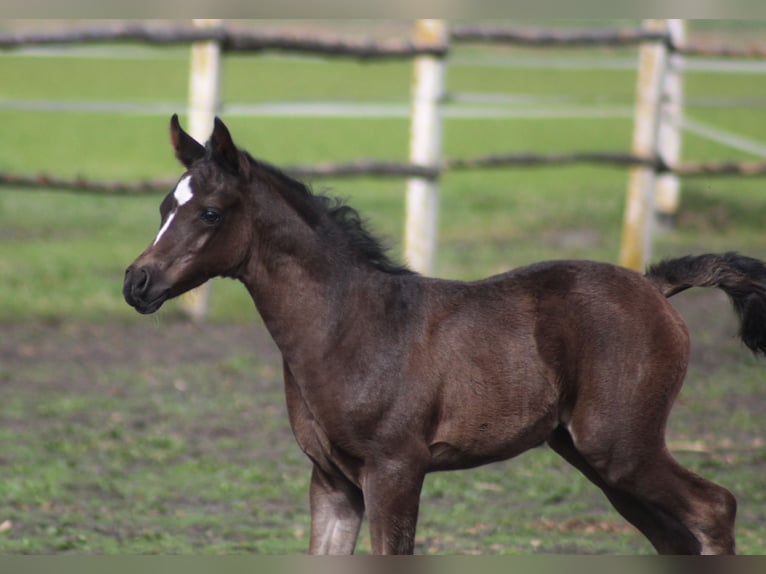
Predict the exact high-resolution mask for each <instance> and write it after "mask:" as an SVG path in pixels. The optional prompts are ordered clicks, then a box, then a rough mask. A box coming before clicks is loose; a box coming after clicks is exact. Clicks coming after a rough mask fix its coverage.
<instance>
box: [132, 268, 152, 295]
mask: <svg viewBox="0 0 766 574" xmlns="http://www.w3.org/2000/svg"><path fill="white" fill-rule="evenodd" d="M138 274H139V276H138V278H137V280H136V283H135V287H134V289H135V290H136V292H138V293H146V291H148V289H149V272H148V271H147V270H146V269H139V270H138Z"/></svg>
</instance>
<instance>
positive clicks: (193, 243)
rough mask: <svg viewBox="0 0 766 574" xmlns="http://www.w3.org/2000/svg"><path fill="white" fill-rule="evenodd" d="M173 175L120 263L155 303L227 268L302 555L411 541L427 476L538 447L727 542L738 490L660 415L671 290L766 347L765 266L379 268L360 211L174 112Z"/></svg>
mask: <svg viewBox="0 0 766 574" xmlns="http://www.w3.org/2000/svg"><path fill="white" fill-rule="evenodd" d="M170 134H171V141H172V144H173V147H174V149H175V153H176V157H177V158H178V159H179V160H180V161H181V163H182V164H183V165H184V166H185V167H186V169H187V171H186V172H185V173H184V174H183V176H182V177H181V178H180V180H179V182H178V185H177V187H176V188H175V189H174V190H173V191H172V192H171V193H169V194H168V196H167V197H166V198H165V200H164V201H163V202H162V205H161V207H160V211H161V216H162V223H161V227H160V231H159V233H158V234H157V236H156V237H155V239H154V240H153V241H152V242H151V244H150V245H149V246H148V247H147V249H146V250H145V251H144V252H143V253H142V254H141V255H140V256H139V257H138V258H137V259H136V261H135V262H134V263H133V264H132V265H131V266H130V267H128V269H127V271H126V274H125V283H124V287H123V290H124V295H125V299H126V301H127V302H128V303H129V304H130V305H132V306H133V307H135V308H136V309H137V310H138V311H139V312H141V313H153V312H154V311H156V310H157V309H159V308H160V306H161V305H162V304H163V303H164V302H165V301H166V300H168V299H170V298H172V297H175V296H177V295H180V294H181V293H183V292H185V291H187V290H188V289H191V288H193V287H196V286H197V285H200V284H201V283H203V282H204V281H206V280H207V279H209V278H211V277H215V276H225V277H232V278H235V279H237V280H239V281H241V282H242V283H243V284H244V285H245V287H246V288H247V289H248V291H249V292H250V295H251V296H252V299H253V301H254V303H255V305H256V307H257V308H258V311H259V312H260V314H261V316H262V317H263V320H264V323H265V325H266V327H267V328H268V330H269V332H270V333H271V335H272V337H273V338H274V341H275V342H276V344H277V346H278V347H279V349H280V351H281V353H282V356H283V360H284V382H285V394H286V398H287V408H288V413H289V417H290V424H291V426H292V429H293V432H294V434H295V437H296V439H297V441H298V443H299V444H300V446H301V448H302V449H303V451H304V452H305V453H306V455H307V456H308V457H309V458H310V459H311V461H312V463H313V473H312V476H311V492H310V500H311V543H310V548H309V550H310V552H312V553H316V554H347V553H351V552H353V550H354V547H355V545H356V540H357V536H358V534H359V528H360V524H361V522H362V517H363V515H364V514H365V513H367V516H368V517H369V523H370V534H371V539H372V550H373V552H375V553H379V554H405V553H411V552H412V551H413V548H414V544H415V530H416V525H417V517H418V507H419V503H420V491H421V487H422V485H423V480H424V477H425V475H426V474H427V473H428V472H432V471H437V470H452V469H462V468H469V467H473V466H477V465H480V464H485V463H489V462H492V461H497V460H502V459H506V458H510V457H513V456H515V455H517V454H519V453H521V452H524V451H525V450H527V449H530V448H532V447H535V446H538V445H541V444H544V443H546V442H547V443H548V444H550V446H551V447H552V448H553V449H554V450H555V451H556V452H558V453H559V454H560V455H561V456H563V457H564V458H565V459H566V460H567V461H569V462H570V463H571V464H572V465H574V466H575V467H577V468H578V469H579V470H580V471H581V472H583V473H584V474H585V476H587V477H588V478H589V479H590V480H591V481H592V482H594V483H595V484H596V485H597V486H599V487H600V488H601V489H602V490H603V491H604V493H605V494H606V496H607V497H608V498H609V500H610V501H611V502H612V504H614V506H615V508H616V509H617V510H618V511H619V512H620V513H621V514H622V515H623V516H624V517H625V518H626V519H627V520H629V521H630V522H631V523H633V524H634V525H635V526H636V527H637V528H638V529H639V530H641V532H643V533H644V534H645V535H646V537H647V538H648V539H649V540H650V541H651V543H652V544H653V545H654V546H655V548H656V549H657V550H658V551H659V552H665V553H695V554H696V553H732V552H734V515H735V510H736V503H735V500H734V497H733V496H732V495H731V494H730V493H729V492H728V491H727V490H725V489H724V488H722V487H720V486H717V485H715V484H713V483H711V482H709V481H707V480H705V479H703V478H700V477H698V476H696V475H694V474H693V473H691V472H689V471H688V470H686V469H684V468H683V467H681V466H680V465H679V464H678V463H677V462H675V461H674V460H673V458H672V457H671V455H670V453H669V452H668V450H667V448H666V446H665V427H666V422H667V419H668V415H669V413H670V409H671V407H672V404H673V401H674V399H675V397H676V395H677V394H678V392H679V390H680V388H681V385H682V383H683V379H684V375H685V372H686V366H687V363H688V359H689V337H688V333H687V331H686V327H685V326H684V324H683V322H682V320H681V318H680V317H679V315H678V314H677V313H676V311H675V310H674V309H673V307H672V306H671V305H670V304H669V302H668V300H667V298H668V297H670V296H671V295H673V294H675V293H677V292H679V291H682V290H684V289H687V288H689V287H694V286H701V287H718V288H720V289H723V290H724V291H725V292H726V293H727V294H728V295H729V297H730V298H731V299H732V301H733V303H734V307H735V310H736V312H737V314H738V315H739V318H740V322H741V335H742V339H743V340H744V342H745V343H746V344H747V346H749V347H750V348H751V349H752V350H753V351H755V352H758V353H764V352H766V266H764V264H763V263H762V262H760V261H758V260H756V259H752V258H749V257H744V256H740V255H736V254H724V255H701V256H696V257H691V256H690V257H684V258H680V259H673V260H670V261H666V262H664V263H661V264H660V265H657V266H655V267H653V268H651V269H650V270H649V271H648V272H647V274H646V275H641V274H638V273H634V272H632V271H628V270H626V269H623V268H620V267H616V266H614V265H608V264H603V263H594V262H587V261H558V262H547V263H539V264H536V265H532V266H529V267H524V268H520V269H516V270H514V271H510V272H508V273H504V274H501V275H497V276H494V277H490V278H488V279H485V280H483V281H476V282H470V283H464V282H459V281H445V280H439V279H432V278H427V277H421V276H419V275H417V274H415V273H413V272H411V271H409V270H408V269H407V268H406V267H402V266H400V265H396V264H395V263H393V262H391V261H390V260H389V259H388V257H387V256H386V254H385V251H384V250H383V249H382V248H381V246H380V244H379V243H378V242H377V241H376V240H375V239H374V238H373V237H372V236H371V235H370V234H369V233H368V232H367V231H366V229H365V228H364V226H363V225H362V222H361V220H360V217H359V214H358V213H357V212H356V211H354V210H353V209H351V208H350V207H348V206H346V205H343V204H342V203H339V202H337V201H336V200H333V199H331V198H327V197H325V196H321V195H315V194H313V193H312V192H311V191H310V190H309V189H308V188H307V187H306V186H305V185H303V184H301V183H300V182H298V181H295V180H294V179H291V178H290V177H288V176H286V175H285V174H283V173H282V172H281V171H279V170H278V169H276V168H274V167H273V166H270V165H268V164H266V163H263V162H260V161H257V160H255V159H254V158H252V157H251V156H250V155H249V154H247V153H245V152H243V151H241V150H239V149H238V148H237V147H236V146H235V145H234V143H233V141H232V139H231V136H230V134H229V131H228V129H227V128H226V127H225V126H224V124H223V123H222V122H221V121H220V120H216V123H215V129H214V130H213V134H212V136H211V138H210V141H209V142H208V143H207V145H206V146H202V145H201V144H199V143H198V142H196V141H195V140H193V139H192V138H191V137H190V136H189V135H187V134H186V133H185V132H184V131H183V130H182V129H181V127H180V126H179V124H178V119H177V118H176V117H175V116H174V117H173V119H172V120H171V130H170Z"/></svg>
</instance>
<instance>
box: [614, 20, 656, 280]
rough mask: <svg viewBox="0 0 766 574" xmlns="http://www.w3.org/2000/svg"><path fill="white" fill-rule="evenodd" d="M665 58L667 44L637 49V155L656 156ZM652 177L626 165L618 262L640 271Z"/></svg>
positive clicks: (647, 245)
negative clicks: (626, 172) (626, 182)
mask: <svg viewBox="0 0 766 574" xmlns="http://www.w3.org/2000/svg"><path fill="white" fill-rule="evenodd" d="M644 28H645V29H646V30H652V31H664V30H665V21H664V20H645V21H644ZM666 59H667V47H666V46H665V45H664V44H662V43H661V42H656V41H655V42H647V43H645V44H642V45H641V47H640V49H639V56H638V85H637V88H636V107H635V119H634V126H633V146H632V151H633V154H634V155H637V156H641V157H650V158H653V157H655V156H656V155H657V132H658V127H659V116H660V92H661V89H662V77H663V75H664V73H665V67H666V62H665V60H666ZM654 180H655V172H654V168H653V167H652V166H645V165H636V166H633V167H631V168H630V172H629V176H628V191H627V197H626V202H625V217H624V220H623V227H622V244H621V247H620V264H621V265H623V266H624V267H628V268H629V269H634V270H636V271H643V269H644V268H645V267H646V264H647V263H648V261H649V260H650V259H651V244H652V227H653V222H654Z"/></svg>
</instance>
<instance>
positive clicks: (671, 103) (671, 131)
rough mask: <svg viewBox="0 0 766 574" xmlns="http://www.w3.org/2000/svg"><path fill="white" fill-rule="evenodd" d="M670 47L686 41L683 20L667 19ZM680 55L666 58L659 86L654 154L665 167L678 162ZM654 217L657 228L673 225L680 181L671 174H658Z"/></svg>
mask: <svg viewBox="0 0 766 574" xmlns="http://www.w3.org/2000/svg"><path fill="white" fill-rule="evenodd" d="M666 26H667V31H668V34H669V35H670V41H671V43H672V45H673V46H683V44H684V41H685V40H686V25H685V21H684V20H666ZM683 65H684V62H683V56H682V55H681V54H679V53H678V52H672V53H670V54H669V55H668V59H667V71H666V73H665V79H664V82H663V87H662V103H661V105H660V129H659V140H658V142H657V151H658V152H659V155H660V157H661V158H662V159H664V160H665V162H666V163H667V164H668V165H675V164H677V163H678V162H679V161H680V160H681V121H682V114H683V111H682V109H683ZM654 187H655V192H654V193H655V196H654V199H655V206H654V207H655V211H654V213H655V217H656V223H657V225H658V227H659V228H660V229H662V228H668V227H672V226H673V225H674V224H675V217H676V213H677V212H678V204H679V201H680V197H681V180H680V178H679V177H678V175H676V174H674V173H661V174H659V175H658V176H657V180H656V181H655V185H654Z"/></svg>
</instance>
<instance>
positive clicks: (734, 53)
mask: <svg viewBox="0 0 766 574" xmlns="http://www.w3.org/2000/svg"><path fill="white" fill-rule="evenodd" d="M205 41H214V42H217V43H218V44H219V45H220V46H221V49H222V50H223V51H224V52H259V51H267V50H270V51H283V52H295V53H310V54H319V55H324V56H346V57H354V58H359V59H391V58H411V57H414V56H418V55H434V56H446V55H447V54H448V52H449V50H450V43H449V42H444V43H440V42H414V41H411V40H408V39H390V40H374V39H370V38H362V39H349V38H342V37H340V36H337V35H331V34H313V35H312V34H306V33H303V32H301V33H300V34H291V33H287V32H284V31H271V30H262V29H246V28H235V27H229V26H220V27H210V28H198V27H195V26H192V25H186V24H173V25H172V26H168V25H160V24H149V23H141V22H128V23H112V24H98V25H91V26H80V27H75V28H71V29H67V30H28V31H8V32H0V49H4V50H9V49H18V48H22V47H26V46H50V45H68V44H97V43H108V42H138V43H143V44H152V45H159V46H162V45H165V46H170V45H184V44H191V43H195V42H205ZM449 41H451V42H456V43H459V42H466V43H492V44H508V45H520V46H568V47H575V46H582V47H587V46H612V47H615V46H631V45H638V44H641V43H643V42H662V43H664V44H666V45H667V47H668V49H670V50H671V51H675V52H678V53H680V54H683V55H685V56H705V57H721V58H744V59H753V58H755V59H760V58H766V45H761V44H757V45H748V46H744V47H736V48H735V47H728V46H710V45H707V44H703V43H692V42H684V43H683V44H681V45H676V44H675V43H674V42H673V41H672V39H671V36H670V35H669V34H668V33H666V32H656V31H650V30H645V29H642V28H635V29H632V28H626V29H612V30H580V29H574V30H572V29H561V30H529V29H522V28H510V27H498V26H486V25H460V24H457V25H454V26H452V27H451V28H450V32H449Z"/></svg>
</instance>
